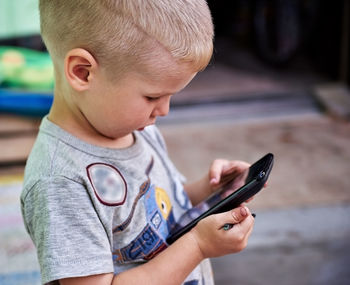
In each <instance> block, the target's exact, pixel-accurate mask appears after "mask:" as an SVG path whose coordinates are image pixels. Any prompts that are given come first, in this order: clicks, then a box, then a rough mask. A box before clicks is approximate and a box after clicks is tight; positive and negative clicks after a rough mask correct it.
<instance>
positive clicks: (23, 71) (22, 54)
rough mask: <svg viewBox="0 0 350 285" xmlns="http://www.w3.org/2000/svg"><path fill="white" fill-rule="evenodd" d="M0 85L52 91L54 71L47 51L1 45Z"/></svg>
mask: <svg viewBox="0 0 350 285" xmlns="http://www.w3.org/2000/svg"><path fill="white" fill-rule="evenodd" d="M0 86H1V87H6V88H19V89H26V90H29V91H49V92H50V91H52V90H53V86H54V72H53V64H52V61H51V58H50V56H49V54H48V53H47V52H40V51H35V50H31V49H27V48H21V47H4V46H0Z"/></svg>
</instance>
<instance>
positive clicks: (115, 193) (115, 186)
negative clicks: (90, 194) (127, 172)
mask: <svg viewBox="0 0 350 285" xmlns="http://www.w3.org/2000/svg"><path fill="white" fill-rule="evenodd" d="M86 171H87V174H88V177H89V180H90V183H91V185H92V187H93V188H94V191H95V195H96V197H97V198H98V199H99V201H100V202H101V203H103V204H105V205H108V206H118V205H122V204H123V203H124V202H125V199H126V194H127V186H126V182H125V179H124V177H123V176H122V175H121V173H120V172H119V170H118V169H116V168H115V167H114V166H112V165H109V164H105V163H93V164H90V165H89V166H88V167H87V168H86Z"/></svg>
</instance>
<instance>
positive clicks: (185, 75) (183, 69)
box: [126, 64, 197, 95]
mask: <svg viewBox="0 0 350 285" xmlns="http://www.w3.org/2000/svg"><path fill="white" fill-rule="evenodd" d="M152 69H153V71H152ZM152 69H150V70H148V72H147V73H145V72H137V71H136V72H131V73H129V74H128V76H127V77H126V79H128V80H130V81H129V82H130V83H131V81H133V82H134V84H137V85H139V86H142V92H143V93H145V94H155V95H156V94H159V95H165V94H174V93H177V92H179V91H180V90H182V89H183V88H185V87H186V85H187V84H188V83H189V82H190V81H191V80H192V79H193V77H194V76H195V75H196V74H197V73H196V72H194V71H192V69H190V68H188V66H186V65H182V64H180V65H176V67H175V66H172V67H171V68H169V69H163V68H162V72H160V71H159V70H158V69H157V68H156V67H154V68H152ZM131 84H132V83H131Z"/></svg>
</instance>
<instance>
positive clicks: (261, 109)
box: [0, 0, 350, 285]
mask: <svg viewBox="0 0 350 285" xmlns="http://www.w3.org/2000/svg"><path fill="white" fill-rule="evenodd" d="M208 3H209V5H210V8H211V10H212V14H213V20H214V24H215V30H216V38H215V51H214V56H213V59H212V62H211V63H210V65H209V66H208V68H207V69H206V70H205V71H203V72H201V73H200V74H198V76H197V77H196V78H195V79H194V80H193V81H192V82H191V84H190V85H189V86H188V87H187V88H186V89H185V90H183V91H182V92H181V93H179V94H176V96H174V97H173V101H172V106H171V111H170V114H169V115H168V116H167V117H165V118H161V120H159V123H158V125H159V127H160V128H161V131H162V132H163V135H164V137H165V139H166V141H167V144H168V150H169V154H170V156H171V157H172V158H173V160H174V162H175V164H176V165H177V167H178V168H179V170H180V171H181V172H183V173H184V174H185V175H186V177H187V178H188V180H194V179H196V178H199V177H201V176H202V175H203V173H205V172H207V171H208V167H209V164H210V163H211V161H212V160H213V159H215V158H219V157H222V158H228V159H239V160H245V161H248V162H250V163H253V162H254V161H256V160H257V159H259V158H260V157H261V156H262V155H264V154H265V153H267V152H272V153H274V154H275V165H274V168H273V171H272V173H271V176H270V181H269V185H268V187H267V188H266V189H265V190H263V191H262V192H260V193H259V194H258V195H257V196H256V197H255V199H254V200H253V201H252V202H250V203H249V205H248V206H249V208H250V209H251V211H253V212H255V213H256V214H257V217H256V221H255V228H254V231H253V233H252V236H251V238H250V241H249V244H248V247H247V248H246V249H245V250H244V251H243V252H241V253H239V254H235V255H230V256H225V257H222V258H217V259H213V261H212V262H213V267H214V274H215V279H216V284H218V285H229V284H249V285H250V284H254V285H255V284H350V270H349V264H350V219H349V216H350V123H349V120H350V91H349V88H350V74H349V69H350V59H349V50H350V48H349V37H350V22H349V21H350V18H349V16H350V3H349V1H346V0H339V1H322V0H319V1H317V0H295V1H288V0H284V1H283V0H270V1H268V0H235V1H220V0H217V1H214V0H212V1H208ZM38 23H39V20H38V11H37V0H21V1H20V0H8V1H7V0H0V284H4V285H9V284H16V285H21V284H30V285H31V284H40V274H39V267H38V263H37V259H36V254H35V250H34V247H33V245H32V243H31V241H30V239H29V236H28V235H27V234H26V232H25V230H24V227H23V224H22V218H21V214H20V205H19V195H20V191H21V181H22V178H23V169H24V165H25V160H26V158H27V156H28V154H29V152H30V149H31V147H32V145H33V143H34V140H35V136H36V134H37V130H38V125H39V123H40V120H41V118H42V116H43V115H45V114H46V113H47V112H48V109H49V107H50V105H51V102H52V90H53V71H52V65H51V61H50V58H49V56H48V55H47V53H46V52H45V47H44V45H43V44H42V41H41V38H40V35H39V24H38Z"/></svg>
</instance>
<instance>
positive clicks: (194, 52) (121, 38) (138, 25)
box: [39, 0, 213, 71]
mask: <svg viewBox="0 0 350 285" xmlns="http://www.w3.org/2000/svg"><path fill="white" fill-rule="evenodd" d="M39 7H40V18H41V21H40V23H41V33H42V37H43V39H44V42H45V44H46V46H47V48H48V50H49V52H50V54H51V56H52V58H53V60H54V61H55V60H56V59H59V60H62V59H63V58H64V56H65V54H66V53H67V52H68V51H69V50H71V49H73V48H84V49H86V50H87V51H89V52H90V53H91V54H92V55H93V56H94V57H95V58H96V60H97V61H98V62H99V63H100V64H104V65H106V66H113V67H114V69H115V68H118V69H119V70H121V71H123V70H125V69H126V68H129V67H130V66H133V65H135V64H136V63H138V62H139V61H140V60H142V59H145V58H147V57H149V54H150V53H152V51H153V52H154V46H155V44H157V45H159V44H160V45H161V46H162V47H163V48H164V49H165V50H167V51H168V52H169V53H170V54H171V56H172V57H173V58H174V59H175V60H176V61H179V62H181V61H184V62H189V63H190V64H191V65H192V66H193V68H194V69H195V70H197V71H199V70H201V69H203V68H205V67H206V65H207V64H208V62H209V61H210V58H211V55H212V50H213V24H212V20H211V16H210V12H209V9H208V6H207V3H206V1H205V0H40V4H39Z"/></svg>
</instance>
